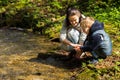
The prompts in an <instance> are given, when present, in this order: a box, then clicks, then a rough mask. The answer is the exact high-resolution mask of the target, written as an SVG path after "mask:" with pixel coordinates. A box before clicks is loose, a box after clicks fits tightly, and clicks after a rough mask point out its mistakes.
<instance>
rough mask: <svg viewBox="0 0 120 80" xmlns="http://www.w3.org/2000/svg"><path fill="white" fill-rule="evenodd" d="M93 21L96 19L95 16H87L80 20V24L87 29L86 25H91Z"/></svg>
mask: <svg viewBox="0 0 120 80" xmlns="http://www.w3.org/2000/svg"><path fill="white" fill-rule="evenodd" d="M91 21H94V18H93V17H86V18H84V19H82V21H81V22H80V26H81V27H82V29H85V28H86V27H88V25H91Z"/></svg>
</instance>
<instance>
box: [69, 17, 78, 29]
mask: <svg viewBox="0 0 120 80" xmlns="http://www.w3.org/2000/svg"><path fill="white" fill-rule="evenodd" d="M69 22H70V24H71V25H72V26H73V27H76V26H77V25H78V23H79V17H78V16H77V15H73V16H69Z"/></svg>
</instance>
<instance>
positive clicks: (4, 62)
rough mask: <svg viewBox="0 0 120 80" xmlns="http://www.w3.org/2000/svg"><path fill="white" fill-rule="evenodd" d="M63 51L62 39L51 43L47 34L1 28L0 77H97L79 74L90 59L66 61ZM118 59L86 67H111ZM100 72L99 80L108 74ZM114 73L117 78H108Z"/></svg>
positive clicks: (34, 79)
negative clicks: (61, 46)
mask: <svg viewBox="0 0 120 80" xmlns="http://www.w3.org/2000/svg"><path fill="white" fill-rule="evenodd" d="M64 53H65V52H63V51H61V50H60V43H59V42H52V41H50V39H47V38H46V37H45V36H40V35H37V34H33V33H31V32H23V31H18V30H10V29H0V80H95V78H94V77H93V78H91V79H90V78H85V76H82V75H80V73H82V72H83V71H85V69H86V68H85V66H88V63H87V60H88V58H85V59H82V60H76V59H73V60H70V61H66V60H64V58H66V55H64ZM118 53H119V52H118ZM116 62H120V57H118V56H116V55H112V56H109V57H108V58H107V59H105V60H104V61H103V60H102V61H101V62H100V63H98V64H96V65H95V67H91V66H88V67H87V68H89V69H91V70H92V69H93V68H95V69H101V68H110V67H113V66H115V64H116ZM84 63H85V66H84V65H83V64H84ZM117 66H119V65H117ZM118 69H119V68H118ZM114 70H115V69H114ZM118 71H119V70H118ZM101 74H102V73H99V75H98V76H99V77H97V79H99V80H104V79H106V77H105V76H106V74H108V73H106V74H105V75H101ZM111 75H112V76H113V80H114V78H115V74H113V72H112V73H111V74H109V75H107V79H108V78H109V77H110V76H111ZM117 75H119V73H117ZM86 77H87V76H86ZM91 77H92V76H91ZM116 79H118V78H116ZM111 80H112V79H111Z"/></svg>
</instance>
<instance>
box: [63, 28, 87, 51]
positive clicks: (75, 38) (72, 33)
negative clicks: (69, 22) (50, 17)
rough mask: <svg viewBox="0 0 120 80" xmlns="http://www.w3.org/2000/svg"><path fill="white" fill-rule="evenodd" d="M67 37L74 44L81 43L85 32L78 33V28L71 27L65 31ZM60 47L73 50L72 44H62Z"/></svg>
mask: <svg viewBox="0 0 120 80" xmlns="http://www.w3.org/2000/svg"><path fill="white" fill-rule="evenodd" d="M67 39H68V40H69V41H71V42H72V43H74V44H83V42H84V40H85V39H86V34H84V33H80V32H79V31H78V30H76V29H74V28H71V29H69V30H68V32H67ZM62 48H64V49H65V50H67V51H71V50H73V47H72V46H70V45H65V44H62Z"/></svg>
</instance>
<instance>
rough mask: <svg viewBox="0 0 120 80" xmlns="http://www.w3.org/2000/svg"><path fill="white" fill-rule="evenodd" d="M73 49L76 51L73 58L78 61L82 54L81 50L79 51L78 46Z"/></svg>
mask: <svg viewBox="0 0 120 80" xmlns="http://www.w3.org/2000/svg"><path fill="white" fill-rule="evenodd" d="M74 49H75V51H76V55H75V57H76V58H77V59H80V56H81V54H82V51H81V49H80V46H79V47H75V48H74Z"/></svg>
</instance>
